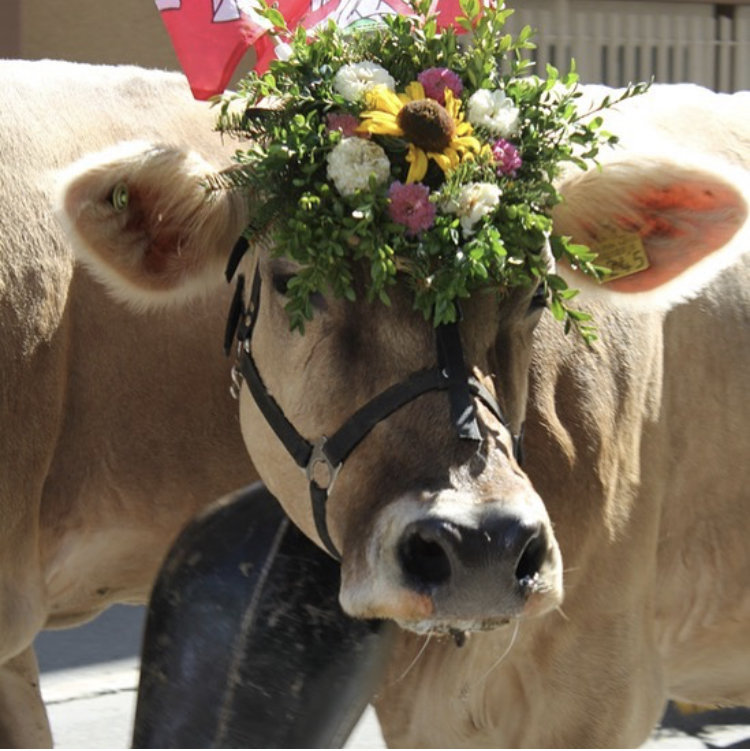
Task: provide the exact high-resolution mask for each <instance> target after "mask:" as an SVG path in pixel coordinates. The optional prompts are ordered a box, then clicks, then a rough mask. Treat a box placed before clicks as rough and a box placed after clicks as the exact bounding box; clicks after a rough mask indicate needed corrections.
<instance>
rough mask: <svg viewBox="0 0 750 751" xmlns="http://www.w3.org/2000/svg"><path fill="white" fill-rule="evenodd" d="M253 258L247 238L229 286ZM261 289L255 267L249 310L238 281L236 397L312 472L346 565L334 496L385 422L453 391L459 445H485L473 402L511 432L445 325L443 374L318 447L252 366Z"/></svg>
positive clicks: (393, 390)
mask: <svg viewBox="0 0 750 751" xmlns="http://www.w3.org/2000/svg"><path fill="white" fill-rule="evenodd" d="M246 250H247V241H246V240H244V238H241V239H240V241H239V242H238V244H237V246H235V249H234V251H233V252H232V256H231V258H230V261H229V265H228V267H227V272H226V273H227V279H228V280H229V281H231V279H232V277H233V276H234V273H235V271H236V269H237V266H238V264H239V261H240V259H241V258H242V255H243V254H244V252H245V251H246ZM260 285H261V277H260V271H259V267H258V266H257V265H256V268H255V274H254V277H253V282H252V286H251V289H250V299H249V302H248V304H247V306H245V302H244V300H245V278H244V276H243V275H242V274H240V275H239V276H238V278H237V287H236V290H235V294H234V298H233V300H232V305H231V308H230V311H229V317H228V320H227V328H226V332H225V337H224V349H225V351H226V353H227V355H229V353H230V352H231V349H232V342H233V341H234V339H235V334H236V339H237V341H238V346H237V362H236V363H235V365H234V367H233V369H232V394H233V396H235V398H237V397H238V396H239V390H240V387H241V385H242V381H243V380H244V382H245V383H246V384H247V387H248V389H249V390H250V393H251V394H252V396H253V398H254V399H255V403H256V404H257V406H258V408H259V409H260V411H261V413H262V414H263V416H264V417H265V418H266V421H267V422H268V425H269V426H270V427H271V429H272V430H273V431H274V433H275V434H276V435H277V437H278V438H279V440H280V441H281V442H282V443H283V444H284V446H285V448H286V450H287V451H288V452H289V454H290V456H291V457H292V459H294V461H295V463H296V464H297V466H298V467H300V468H301V469H302V470H303V471H304V472H305V474H306V476H307V481H308V484H309V488H310V500H311V503H312V511H313V518H314V520H315V528H316V530H317V532H318V535H319V536H320V539H321V541H322V542H323V544H324V545H325V547H326V549H327V550H328V552H329V553H330V554H331V556H333V557H334V558H335V559H336V560H341V554H340V553H339V551H338V550H337V549H336V546H335V545H334V543H333V540H332V539H331V536H330V534H329V531H328V524H327V518H326V505H327V502H328V494H329V493H330V491H331V488H332V487H333V484H334V482H335V480H336V477H337V476H338V473H339V471H340V470H341V467H342V465H343V463H344V461H345V460H346V458H347V457H348V456H349V454H351V452H352V451H353V450H354V449H355V448H356V447H357V446H358V445H359V443H360V442H361V441H362V439H364V438H365V436H367V435H368V433H369V432H370V431H371V430H372V429H373V428H374V427H375V426H376V425H377V424H378V423H379V422H381V421H383V420H385V419H386V418H387V417H388V416H389V415H391V414H393V413H394V412H395V411H396V410H398V409H400V408H401V407H403V406H404V405H405V404H408V403H409V402H411V401H413V400H414V399H416V398H417V397H418V396H421V395H422V394H425V393H427V392H428V391H447V393H448V397H449V401H450V415H451V422H452V424H453V426H454V427H455V429H456V432H457V434H458V437H459V438H462V439H464V440H469V441H475V442H477V443H480V442H481V440H482V436H481V433H480V431H479V425H478V424H477V417H476V408H475V406H474V399H473V397H476V398H478V399H480V400H481V401H482V402H483V403H484V404H485V406H486V407H487V408H488V409H489V410H490V412H492V414H493V415H494V416H495V417H496V418H497V419H498V420H499V421H500V422H501V423H502V424H503V425H504V426H505V427H506V428H507V429H510V426H509V423H508V421H507V420H506V419H505V416H504V415H503V413H502V410H501V409H500V406H499V405H498V403H497V401H496V400H495V398H494V397H493V396H492V394H491V393H490V392H489V391H488V390H487V389H486V388H485V387H484V386H483V385H482V384H481V383H480V382H479V381H478V380H477V379H476V378H474V376H472V375H470V374H469V373H468V372H467V370H466V364H465V362H464V356H463V348H462V346H461V337H460V334H459V330H458V325H457V324H455V323H452V324H441V325H440V326H438V327H437V328H436V329H435V343H436V348H437V363H438V364H437V366H436V367H434V368H427V369H424V370H418V371H416V372H414V373H412V374H411V375H410V376H407V377H406V378H405V379H404V380H403V381H400V382H399V383H396V384H394V385H393V386H390V387H389V388H387V389H386V390H385V391H383V392H381V393H380V394H378V395H377V396H375V397H373V398H372V399H370V401H368V402H367V403H366V404H365V405H364V406H362V407H360V408H359V409H358V410H357V411H356V412H354V414H353V415H351V417H349V419H348V420H346V422H345V423H344V424H343V425H342V426H341V427H340V428H339V429H338V430H337V431H336V432H335V433H334V434H333V435H332V436H330V437H327V436H324V435H321V436H320V437H318V438H317V439H315V440H313V441H308V440H307V439H306V438H304V437H303V436H301V435H300V434H299V433H298V432H297V429H296V428H295V427H294V426H293V425H292V424H291V423H290V422H289V420H287V418H286V416H285V415H284V412H283V410H282V409H281V407H280V406H279V405H278V403H277V402H276V401H275V399H274V398H273V397H272V396H271V394H270V393H269V392H268V389H267V388H266V386H265V384H264V383H263V379H262V378H261V377H260V373H259V372H258V368H257V366H256V364H255V361H254V360H253V356H252V346H251V341H252V335H253V329H254V328H255V322H256V320H257V316H258V307H259V303H260ZM512 438H513V454H514V456H515V458H516V459H517V460H518V461H519V462H520V460H521V439H522V436H521V434H519V435H513V436H512Z"/></svg>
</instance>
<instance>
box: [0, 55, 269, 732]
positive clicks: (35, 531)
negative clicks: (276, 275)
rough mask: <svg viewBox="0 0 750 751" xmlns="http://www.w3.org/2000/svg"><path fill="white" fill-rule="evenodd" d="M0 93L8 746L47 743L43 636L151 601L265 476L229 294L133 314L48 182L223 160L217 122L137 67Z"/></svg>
mask: <svg viewBox="0 0 750 751" xmlns="http://www.w3.org/2000/svg"><path fill="white" fill-rule="evenodd" d="M0 89H2V92H3V106H2V108H0V153H2V164H0V252H1V253H2V261H1V262H0V350H1V351H2V355H1V356H0V423H2V428H1V429H0V529H1V530H2V532H1V533H0V534H1V535H2V542H0V746H3V747H6V746H10V745H15V746H37V745H39V746H49V745H50V742H51V740H50V734H49V727H48V723H47V719H46V716H45V712H44V707H43V706H42V703H41V700H40V697H39V691H38V676H37V667H36V659H35V657H34V653H33V649H32V646H31V644H32V642H33V639H34V636H35V635H36V633H37V632H38V631H39V630H40V629H42V628H57V627H62V626H71V625H74V624H77V623H81V622H82V621H85V620H88V619H90V618H92V617H93V616H95V615H96V614H97V613H99V612H100V611H101V610H103V609H104V608H106V607H107V606H108V605H110V604H112V603H114V602H126V603H136V602H138V603H140V602H143V601H144V600H145V599H146V598H147V596H148V593H149V590H150V587H151V584H152V581H153V579H154V576H155V574H156V570H157V568H158V566H159V563H160V561H161V559H162V558H163V556H164V554H165V552H166V550H167V548H168V546H169V544H170V542H171V540H172V539H173V538H174V536H175V535H176V533H177V532H178V531H179V529H180V528H181V527H182V525H183V524H184V523H185V521H186V520H187V519H188V518H190V517H191V516H192V514H193V513H194V512H195V511H196V509H198V508H200V507H201V506H203V505H205V504H206V503H207V502H209V501H211V500H212V499H214V498H216V497H217V496H218V495H220V494H223V493H225V492H227V491H229V490H231V489H233V488H236V487H238V486H239V485H242V484H244V483H246V482H247V481H248V480H252V479H254V477H255V475H254V471H253V469H252V467H251V465H250V464H249V461H248V459H247V452H246V451H245V450H244V447H243V446H242V440H241V438H240V435H239V427H238V426H237V415H236V407H235V406H234V404H233V402H232V400H231V398H230V397H229V395H228V390H227V377H228V373H229V368H228V365H227V362H226V359H225V358H224V357H223V354H222V351H221V341H220V340H221V336H222V330H223V325H224V309H225V307H226V294H227V290H226V289H225V288H218V289H217V290H215V291H214V292H210V293H208V294H207V295H206V298H205V300H203V301H196V302H194V303H192V304H190V305H189V306H188V307H187V308H185V309H182V310H179V311H178V310H174V311H171V312H170V311H166V312H165V311H154V312H151V313H148V314H147V315H134V314H131V313H129V312H127V311H126V310H124V309H123V307H122V306H121V305H119V304H118V303H116V302H114V301H112V299H111V297H110V296H109V295H107V294H106V293H105V291H104V289H103V288H102V286H101V285H100V284H99V283H98V282H96V281H94V280H93V279H92V278H91V277H90V276H89V275H88V273H86V272H85V271H84V270H82V269H81V268H78V267H74V263H73V254H72V252H71V250H70V245H69V243H68V242H67V240H66V239H65V238H64V235H63V234H62V232H61V231H60V229H59V227H58V225H57V223H56V222H55V220H54V218H53V216H52V212H51V209H50V208H49V207H50V206H51V202H50V197H51V191H52V189H53V187H54V185H53V181H52V180H51V179H50V174H49V173H50V171H51V170H54V171H57V170H59V169H60V168H61V167H62V166H63V165H67V164H69V163H70V162H72V161H73V160H76V159H79V158H80V157H81V155H82V154H84V153H86V152H89V151H92V150H95V151H98V150H100V149H102V148H105V147H107V146H110V145H112V144H114V143H116V142H119V141H122V140H123V139H132V138H136V137H144V138H149V139H167V140H170V141H171V142H175V143H185V144H190V145H191V147H193V148H195V149H197V150H198V151H200V152H201V153H203V154H204V155H205V156H207V157H210V156H213V157H214V158H215V164H216V165H217V166H219V165H221V164H222V163H225V162H226V160H227V154H228V153H229V150H228V149H227V148H226V147H223V146H222V144H221V142H220V139H219V138H218V136H217V135H215V134H213V133H212V132H211V123H212V120H213V115H212V114H211V113H210V112H209V110H208V109H207V107H206V106H205V105H199V104H197V103H196V102H194V101H193V99H192V97H191V95H190V91H189V89H188V87H187V85H186V83H185V82H184V79H182V77H180V76H176V75H166V74H163V73H148V72H145V71H142V70H138V69H134V68H121V69H116V68H98V67H97V68H95V67H92V66H84V65H72V64H66V63H58V62H39V63H25V62H8V61H4V62H2V63H0ZM201 167H202V168H205V163H202V165H201ZM230 247H231V243H230V244H229V246H228V247H227V249H229V248H230Z"/></svg>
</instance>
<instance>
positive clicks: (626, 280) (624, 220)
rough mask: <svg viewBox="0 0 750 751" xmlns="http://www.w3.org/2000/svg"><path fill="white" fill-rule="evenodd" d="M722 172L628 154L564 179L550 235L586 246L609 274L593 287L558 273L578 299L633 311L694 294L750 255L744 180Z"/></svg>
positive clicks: (730, 170)
mask: <svg viewBox="0 0 750 751" xmlns="http://www.w3.org/2000/svg"><path fill="white" fill-rule="evenodd" d="M720 170H721V171H720V172H719V171H718V169H716V168H715V167H714V166H713V165H711V166H710V167H708V166H703V165H685V164H684V163H676V162H675V161H667V160H664V159H662V158H660V157H655V156H653V155H651V156H647V155H635V156H633V155H631V156H630V157H629V158H628V160H627V161H622V162H615V163H608V164H605V165H604V166H603V167H602V168H601V169H600V170H590V171H588V172H585V173H581V174H579V175H578V176H576V177H574V178H572V179H569V180H568V181H567V182H565V183H564V184H563V185H562V186H561V192H562V194H563V196H564V199H565V200H564V202H563V203H562V204H560V205H559V206H557V207H556V208H555V210H554V214H553V216H554V224H555V232H557V233H558V234H561V235H570V236H571V237H572V238H573V239H574V241H576V242H579V243H583V244H585V245H588V246H589V247H591V248H592V250H594V251H596V252H597V253H599V258H598V261H597V262H598V263H600V264H601V265H602V266H606V267H608V268H610V269H611V270H612V274H611V275H610V277H609V281H605V282H604V283H602V284H600V285H595V284H594V283H592V282H590V281H587V280H586V279H584V278H583V275H582V274H580V273H576V272H574V271H572V270H571V269H565V268H563V269H561V270H560V273H562V274H563V275H564V276H566V277H567V278H568V282H569V284H570V285H571V286H573V287H579V288H581V289H582V290H583V292H584V294H588V295H595V296H606V297H607V298H609V299H610V301H613V300H616V301H617V303H618V304H628V305H632V306H636V307H639V308H640V307H648V308H661V309H667V308H669V307H671V306H672V305H674V304H675V303H677V302H679V301H681V300H685V299H688V298H690V297H692V296H693V295H695V294H696V293H697V292H698V291H699V290H700V289H701V288H702V287H703V286H705V285H706V284H707V283H708V282H709V281H711V279H713V278H714V277H715V276H716V275H717V274H718V273H719V272H720V271H721V270H722V269H724V268H726V267H727V266H728V265H730V264H731V263H732V262H733V261H734V260H735V259H737V258H738V257H739V256H740V255H741V254H742V253H744V252H747V251H748V250H750V221H749V220H748V210H749V208H748V207H749V205H750V179H748V175H747V173H746V172H745V171H743V170H740V169H737V168H735V167H732V166H730V165H726V166H721V168H720ZM594 287H596V289H594Z"/></svg>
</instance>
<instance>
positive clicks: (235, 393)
mask: <svg viewBox="0 0 750 751" xmlns="http://www.w3.org/2000/svg"><path fill="white" fill-rule="evenodd" d="M242 381H243V378H242V371H241V370H240V369H239V368H238V367H237V365H236V364H235V365H232V385H231V386H230V387H229V393H230V394H231V395H232V399H235V400H237V399H239V398H240V389H242Z"/></svg>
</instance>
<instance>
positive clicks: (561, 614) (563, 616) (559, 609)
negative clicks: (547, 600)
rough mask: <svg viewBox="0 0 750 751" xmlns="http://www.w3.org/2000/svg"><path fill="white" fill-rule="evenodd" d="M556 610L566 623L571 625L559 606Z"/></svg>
mask: <svg viewBox="0 0 750 751" xmlns="http://www.w3.org/2000/svg"><path fill="white" fill-rule="evenodd" d="M555 610H556V611H557V612H558V613H559V614H560V616H561V617H562V619H563V620H564V621H567V622H568V623H570V618H568V616H567V615H566V614H565V611H564V610H563V609H562V608H561V607H560V606H559V605H558V606H557V607H556V608H555Z"/></svg>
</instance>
